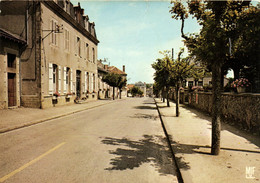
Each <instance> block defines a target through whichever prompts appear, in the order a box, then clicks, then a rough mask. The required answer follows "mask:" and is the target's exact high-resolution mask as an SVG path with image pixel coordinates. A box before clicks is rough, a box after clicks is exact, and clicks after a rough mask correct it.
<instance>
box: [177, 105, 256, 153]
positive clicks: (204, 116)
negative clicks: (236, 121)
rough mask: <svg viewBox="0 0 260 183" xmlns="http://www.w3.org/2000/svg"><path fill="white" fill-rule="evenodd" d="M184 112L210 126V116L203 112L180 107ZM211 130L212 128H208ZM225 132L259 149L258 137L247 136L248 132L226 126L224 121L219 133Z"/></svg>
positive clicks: (229, 125) (226, 123)
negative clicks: (245, 140) (243, 139)
mask: <svg viewBox="0 0 260 183" xmlns="http://www.w3.org/2000/svg"><path fill="white" fill-rule="evenodd" d="M182 107H183V108H185V109H186V110H188V111H189V113H190V114H195V117H196V118H200V119H204V120H207V121H208V125H210V126H211V116H210V115H209V114H207V113H205V112H201V111H198V110H196V109H193V108H191V107H189V106H185V105H183V106H182ZM208 129H210V130H211V129H212V128H208ZM224 130H227V131H229V132H231V133H233V134H235V135H237V136H240V137H243V138H245V139H247V140H248V141H249V142H250V143H252V144H255V145H256V146H257V147H259V148H260V137H259V136H256V135H252V134H249V132H246V131H244V130H242V129H239V127H238V126H235V125H231V124H228V122H226V121H224V122H222V123H221V131H224Z"/></svg>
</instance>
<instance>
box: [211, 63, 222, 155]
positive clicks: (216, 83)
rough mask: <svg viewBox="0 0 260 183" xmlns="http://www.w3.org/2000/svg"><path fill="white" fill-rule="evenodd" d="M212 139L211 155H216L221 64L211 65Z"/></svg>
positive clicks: (218, 145)
mask: <svg viewBox="0 0 260 183" xmlns="http://www.w3.org/2000/svg"><path fill="white" fill-rule="evenodd" d="M212 87H213V91H212V139H211V154H212V155H218V154H219V152H220V131H221V117H220V116H221V64H219V63H214V64H213V65H212Z"/></svg>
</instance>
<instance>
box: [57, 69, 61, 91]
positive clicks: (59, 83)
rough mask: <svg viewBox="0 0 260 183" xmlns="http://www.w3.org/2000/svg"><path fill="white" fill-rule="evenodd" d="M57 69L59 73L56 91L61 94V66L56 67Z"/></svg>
mask: <svg viewBox="0 0 260 183" xmlns="http://www.w3.org/2000/svg"><path fill="white" fill-rule="evenodd" d="M58 69H59V71H58V72H59V73H58V77H59V79H58V80H59V81H58V90H59V93H61V66H58Z"/></svg>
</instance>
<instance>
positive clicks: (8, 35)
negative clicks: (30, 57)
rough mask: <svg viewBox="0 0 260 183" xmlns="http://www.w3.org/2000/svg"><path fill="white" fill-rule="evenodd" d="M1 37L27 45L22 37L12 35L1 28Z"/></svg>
mask: <svg viewBox="0 0 260 183" xmlns="http://www.w3.org/2000/svg"><path fill="white" fill-rule="evenodd" d="M0 37H3V38H5V39H9V40H11V41H14V42H18V43H21V44H26V41H25V40H24V39H22V38H21V37H19V36H17V35H15V34H12V33H11V32H9V31H7V30H4V29H2V28H0Z"/></svg>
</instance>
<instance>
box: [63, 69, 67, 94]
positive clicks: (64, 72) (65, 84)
mask: <svg viewBox="0 0 260 183" xmlns="http://www.w3.org/2000/svg"><path fill="white" fill-rule="evenodd" d="M66 74H67V67H64V68H63V93H67V80H66V79H67V77H66Z"/></svg>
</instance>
